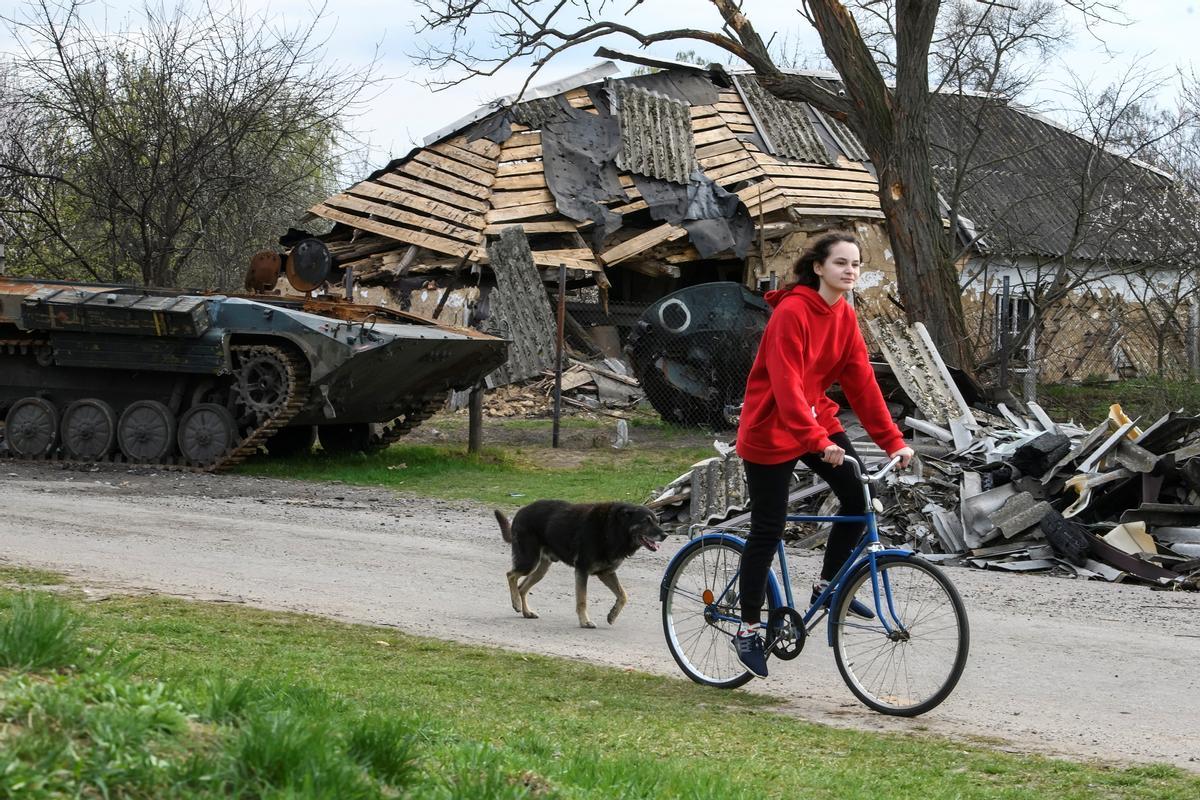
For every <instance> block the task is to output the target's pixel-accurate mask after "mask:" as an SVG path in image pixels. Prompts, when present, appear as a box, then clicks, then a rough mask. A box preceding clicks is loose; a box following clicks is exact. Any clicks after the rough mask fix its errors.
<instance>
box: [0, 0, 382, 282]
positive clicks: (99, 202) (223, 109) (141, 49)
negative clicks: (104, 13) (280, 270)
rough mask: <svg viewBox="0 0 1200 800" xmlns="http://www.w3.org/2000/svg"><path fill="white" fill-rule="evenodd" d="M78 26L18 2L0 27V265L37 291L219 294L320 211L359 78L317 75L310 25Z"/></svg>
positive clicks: (202, 13)
mask: <svg viewBox="0 0 1200 800" xmlns="http://www.w3.org/2000/svg"><path fill="white" fill-rule="evenodd" d="M84 11H85V9H83V7H82V4H81V3H80V2H79V1H78V0H64V2H56V0H35V1H34V2H31V3H30V4H28V5H27V6H26V7H25V9H24V13H23V16H20V17H17V16H10V17H6V18H5V22H6V23H7V25H8V27H9V29H10V31H11V32H12V34H13V36H14V38H15V39H16V41H17V51H16V55H15V56H14V57H13V58H12V60H11V62H10V63H9V64H8V65H7V66H8V70H7V74H8V77H9V79H8V81H7V84H6V89H7V93H8V98H7V100H8V107H7V109H6V114H7V117H8V124H7V125H5V126H4V129H3V132H2V135H3V141H0V187H3V188H2V190H0V217H2V218H3V219H5V220H6V221H7V222H8V225H9V227H10V228H11V229H12V230H13V234H12V239H11V240H10V248H9V254H10V260H11V261H13V262H15V265H16V266H18V267H19V268H21V269H24V270H25V271H27V272H31V273H36V274H41V275H46V276H51V277H64V278H91V279H98V280H109V281H112V280H118V281H122V280H123V281H135V282H140V283H143V284H146V285H154V286H172V285H177V283H178V282H179V281H180V280H181V279H184V280H187V281H189V282H194V283H199V284H202V285H206V286H214V285H215V286H221V285H224V286H229V285H230V284H231V283H233V282H235V281H236V278H235V277H233V276H235V275H236V273H237V272H240V268H241V265H242V264H243V263H244V260H245V259H244V257H245V255H247V254H248V253H249V252H253V250H254V249H258V248H261V247H262V246H263V245H264V244H266V243H267V242H269V241H270V238H269V237H271V234H272V233H275V235H278V233H277V232H278V231H279V230H281V229H282V228H284V227H286V225H287V223H289V222H292V221H294V220H295V219H296V218H297V217H298V216H299V214H300V212H302V211H303V210H304V209H305V208H306V207H307V206H308V205H310V204H311V203H312V202H315V201H317V200H319V199H321V198H322V197H324V196H326V195H327V194H328V193H329V191H330V189H331V188H332V182H333V181H334V180H336V168H337V163H338V157H339V155H340V154H341V152H342V148H343V147H344V142H345V138H346V131H345V125H344V123H345V120H346V115H347V113H348V112H349V111H350V110H351V109H352V106H353V103H354V102H355V99H356V97H358V96H359V94H360V93H361V92H362V90H363V89H364V87H366V86H368V85H369V84H370V83H371V81H372V74H373V67H372V68H369V69H366V70H363V69H361V68H356V69H354V70H350V69H348V68H342V67H338V66H336V65H330V64H329V63H328V61H327V60H326V57H325V54H324V52H323V50H322V45H323V42H322V41H321V39H320V37H319V35H318V31H319V29H320V26H321V24H322V16H323V12H319V13H317V14H316V15H314V16H313V17H312V18H311V19H310V20H309V21H307V22H306V23H305V24H303V25H300V26H297V27H293V28H281V27H279V26H278V25H276V23H275V20H273V19H272V18H269V17H264V16H253V15H248V14H246V13H245V12H244V10H243V9H242V8H241V6H239V5H236V4H234V5H230V6H228V7H222V6H218V5H216V4H214V3H211V2H204V0H201V2H200V4H199V5H197V6H194V7H189V6H186V5H180V6H177V7H175V8H174V9H173V10H164V9H163V8H162V7H161V6H155V5H149V4H148V5H146V6H144V7H143V9H142V11H141V17H140V19H139V25H138V26H137V27H136V29H134V30H131V31H127V32H123V33H108V32H105V31H102V30H97V29H96V28H94V27H93V26H92V25H91V24H89V22H88V19H87V17H86V15H85V13H84ZM231 258H237V260H238V264H237V265H231V264H230V263H229V260H230V259H231Z"/></svg>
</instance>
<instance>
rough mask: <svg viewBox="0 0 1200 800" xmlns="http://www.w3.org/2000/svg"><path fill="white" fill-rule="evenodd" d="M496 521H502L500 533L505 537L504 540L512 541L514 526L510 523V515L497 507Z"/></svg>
mask: <svg viewBox="0 0 1200 800" xmlns="http://www.w3.org/2000/svg"><path fill="white" fill-rule="evenodd" d="M494 513H495V514H496V522H499V523H500V535H501V536H503V537H504V541H506V542H511V541H512V526H510V525H509V524H508V517H506V516H504V515H503V514H501V513H500V509H496V510H495V512H494Z"/></svg>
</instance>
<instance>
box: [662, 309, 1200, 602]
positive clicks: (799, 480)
mask: <svg viewBox="0 0 1200 800" xmlns="http://www.w3.org/2000/svg"><path fill="white" fill-rule="evenodd" d="M918 328H919V326H914V327H913V328H912V329H909V331H908V333H907V334H906V333H904V332H903V331H899V332H898V331H897V330H895V329H893V330H891V331H888V334H887V335H888V337H889V339H891V343H890V344H889V345H888V346H887V347H885V357H886V358H887V360H888V362H889V365H890V366H891V368H892V370H893V372H894V373H896V374H897V375H904V381H905V384H906V387H918V388H919V391H918V390H917V389H916V388H913V390H912V391H913V394H914V395H916V396H915V397H912V398H911V399H912V400H913V404H914V406H915V407H916V408H917V409H918V411H917V413H918V414H920V416H919V417H918V416H908V417H906V418H904V419H903V420H899V422H900V423H901V425H902V427H903V428H906V429H907V432H908V436H909V438H910V441H911V442H912V444H913V447H914V449H916V451H917V454H918V457H917V459H916V460H914V466H913V469H912V470H910V471H909V472H908V473H904V474H893V475H892V476H889V478H888V479H887V480H886V485H883V486H877V487H876V495H877V497H878V499H879V501H880V503H881V505H882V513H881V514H880V517H879V527H880V535H881V537H882V538H883V539H884V541H886V542H890V543H892V544H895V545H902V546H905V547H909V548H912V549H914V550H916V551H918V552H920V553H922V554H925V556H926V557H927V558H929V559H930V560H934V561H939V562H945V563H955V564H964V565H967V566H972V567H979V568H984V569H997V570H1008V571H1014V572H1029V571H1049V572H1053V573H1059V574H1062V575H1066V576H1071V577H1079V578H1098V579H1103V580H1107V581H1123V580H1137V581H1142V582H1145V583H1149V584H1153V585H1156V586H1160V587H1164V588H1179V589H1193V590H1194V589H1197V588H1200V416H1192V415H1189V414H1185V413H1183V412H1172V413H1169V414H1166V415H1165V416H1163V417H1162V418H1161V419H1158V420H1154V421H1151V422H1150V423H1149V424H1145V425H1142V424H1141V421H1140V420H1136V419H1132V418H1130V417H1129V416H1128V415H1127V412H1126V411H1125V409H1123V408H1122V407H1121V406H1120V405H1119V404H1113V405H1112V407H1111V409H1110V412H1109V416H1108V419H1106V420H1105V421H1104V422H1103V423H1101V424H1100V425H1097V426H1096V427H1094V428H1091V429H1088V428H1084V427H1080V426H1079V425H1076V424H1074V423H1073V422H1061V421H1055V420H1053V419H1051V418H1050V416H1049V415H1048V414H1047V413H1046V412H1045V410H1044V409H1042V408H1041V407H1040V406H1039V405H1037V404H1036V403H1028V404H1015V405H1016V407H1010V406H1009V405H1007V404H996V405H995V406H993V407H990V408H977V407H972V406H968V405H967V404H966V403H965V402H964V401H963V399H962V395H961V394H959V392H958V390H957V389H955V388H954V386H953V382H952V380H951V379H950V377H949V373H948V372H947V371H946V369H945V366H944V364H942V363H941V359H940V357H938V356H937V354H936V351H935V350H933V349H932V347H931V346H929V343H928V337H927V336H921V335H920V334H921V333H922V332H921V331H920V330H919V329H918ZM906 335H911V336H912V338H913V340H915V343H914V344H904V345H903V346H901V345H900V344H899V343H898V342H899V341H900V340H902V339H903V338H904V336H906ZM876 338H877V340H878V339H879V338H881V337H879V336H878V334H877V337H876ZM905 352H908V353H919V357H920V359H921V361H920V363H918V362H916V361H914V360H912V359H910V358H908V357H907V356H906V355H905ZM948 399H949V402H948ZM847 430H848V431H849V433H850V435H851V438H852V439H854V440H855V448H856V449H858V450H859V452H860V454H861V455H862V456H863V457H864V460H865V461H866V462H867V463H868V464H871V463H874V462H876V461H878V460H880V459H882V458H883V454H882V453H881V452H880V451H879V450H878V448H875V447H874V446H873V445H871V444H870V442H869V440H867V439H866V436H865V434H864V433H863V431H862V429H861V428H858V427H857V426H854V425H848V426H847ZM716 444H717V447H718V452H719V455H717V456H715V457H713V458H710V459H707V460H706V461H703V462H700V463H699V464H697V465H695V466H694V467H693V468H692V470H691V471H690V472H689V473H687V474H685V475H682V476H680V477H679V478H678V479H676V480H675V481H673V482H672V483H671V484H669V485H668V486H667V487H666V488H665V489H663V490H662V491H660V492H658V493H656V495H655V496H654V497H653V498H651V499H650V501H649V505H650V506H651V507H652V508H655V509H656V510H657V511H658V513H659V516H660V518H661V520H662V522H663V524H664V525H668V526H673V527H675V528H677V529H690V528H693V526H697V525H699V526H705V525H717V524H719V525H720V526H721V527H744V526H747V525H748V524H749V516H750V515H749V512H748V510H747V509H748V506H747V501H746V490H745V484H744V477H743V471H742V465H741V462H740V460H738V458H737V456H736V455H734V454H732V453H731V452H729V451H730V449H731V448H730V447H729V445H727V444H725V443H722V442H718V443H716ZM836 508H837V500H836V498H835V497H834V496H833V495H832V493H831V492H830V491H829V487H828V486H827V485H825V483H824V482H823V481H821V480H819V479H817V478H816V477H815V476H814V475H812V473H810V472H809V471H808V470H807V469H806V468H804V467H803V465H802V464H801V465H799V468H798V470H797V473H796V479H795V482H794V484H793V487H792V492H791V504H790V509H791V511H792V513H797V514H800V513H808V514H829V513H836V512H835V509H836ZM827 535H828V525H796V526H793V527H792V528H790V529H789V531H788V539H790V540H791V541H794V542H796V543H797V544H798V545H800V546H804V547H815V546H819V545H821V544H823V543H824V540H825V538H826V536H827Z"/></svg>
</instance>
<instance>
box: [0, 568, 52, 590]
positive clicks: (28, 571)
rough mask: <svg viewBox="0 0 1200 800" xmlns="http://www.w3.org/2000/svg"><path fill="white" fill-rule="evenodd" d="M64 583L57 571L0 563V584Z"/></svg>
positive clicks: (33, 584)
mask: <svg viewBox="0 0 1200 800" xmlns="http://www.w3.org/2000/svg"><path fill="white" fill-rule="evenodd" d="M62 583H64V580H63V577H62V576H61V575H59V574H58V573H57V572H49V571H47V570H44V569H32V568H30V567H18V566H13V565H11V564H0V584H8V585H10V586H56V585H59V584H62Z"/></svg>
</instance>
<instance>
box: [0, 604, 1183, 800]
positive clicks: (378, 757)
mask: <svg viewBox="0 0 1200 800" xmlns="http://www.w3.org/2000/svg"><path fill="white" fill-rule="evenodd" d="M11 596H12V593H10V592H7V591H6V590H0V600H3V601H7V599H8V598H10V597H11ZM69 602H71V613H73V614H75V615H77V616H78V618H79V620H80V623H81V625H80V633H81V635H82V636H84V637H85V638H86V639H88V640H90V641H92V642H108V641H116V642H119V643H120V652H116V651H114V652H112V653H111V655H110V657H109V658H108V659H107V660H102V661H98V662H97V663H96V664H95V665H93V666H90V667H88V668H87V669H84V670H59V671H57V672H45V671H41V672H27V671H11V670H10V671H8V672H4V671H0V797H10V796H20V797H30V798H50V797H94V796H95V797H98V796H108V797H114V798H116V797H130V798H135V797H136V798H141V797H146V798H150V797H173V798H176V797H177V798H184V799H185V800H186V799H187V798H200V797H205V798H208V797H223V798H227V797H239V798H252V797H255V798H256V797H292V798H316V797H339V798H356V797H363V798H366V797H372V798H373V797H409V798H463V799H464V800H466V799H467V798H470V799H471V800H476V799H477V798H550V797H554V798H604V799H605V800H607V799H608V798H659V797H662V798H695V799H696V800H701V799H702V798H704V799H706V798H755V799H756V800H757V798H793V797H804V798H871V800H876V799H877V798H883V797H887V798H1005V799H1006V800H1009V799H1015V798H1030V800H1032V799H1033V798H1045V797H1054V798H1164V800H1165V799H1166V798H1172V799H1173V798H1178V797H1195V796H1200V777H1197V776H1194V775H1188V774H1185V773H1183V772H1181V771H1179V770H1177V769H1174V768H1172V767H1169V766H1162V765H1149V766H1143V767H1134V768H1124V769H1118V768H1107V767H1103V766H1097V765H1084V764H1077V763H1071V762H1068V761H1059V760H1050V759H1046V758H1040V757H1031V756H1019V755H1013V754H1009V753H1002V752H997V751H994V750H990V749H987V748H986V747H983V746H979V745H977V744H967V743H963V742H956V741H948V740H943V739H937V738H933V737H930V736H922V735H915V734H912V735H900V734H893V735H880V734H873V733H864V732H859V731H850V730H839V729H833V728H826V727H822V726H819V725H815V724H810V723H806V722H802V721H799V720H796V719H794V718H791V717H787V716H783V715H780V714H777V713H775V712H774V711H773V710H772V708H773V706H774V701H772V700H771V699H770V698H767V697H763V696H758V695H751V694H746V693H742V692H721V691H718V690H713V689H705V688H703V687H698V686H695V685H693V684H691V683H688V682H685V681H683V680H671V679H666V678H659V677H653V676H649V675H644V674H638V673H629V672H625V671H622V670H617V669H608V668H600V667H594V666H590V665H587V664H582V663H576V662H570V661H565V660H558V659H551V658H544V657H539V656H531V655H522V654H518V653H509V652H500V651H492V650H485V649H481V648H475V647H466V646H462V645H457V644H451V643H447V642H442V641H436V640H429V639H420V638H415V637H409V636H404V635H400V634H397V633H396V632H394V631H391V630H383V629H378V628H370V627H365V626H351V625H346V624H340V623H335V622H332V621H328V620H323V619H317V618H311V617H302V616H296V615H287V614H280V613H275V612H265V611H256V610H253V609H248V608H239V607H230V606H226V605H221V606H217V605H206V604H200V603H185V602H182V601H177V600H170V599H163V598H154V597H148V598H147V597H140V598H112V599H109V600H108V601H106V602H104V603H95V604H84V603H80V602H77V601H69ZM135 651H136V652H138V653H140V655H139V656H138V657H137V658H136V659H133V660H131V659H129V658H128V657H127V656H128V654H129V653H132V652H135ZM114 663H115V664H117V665H118V666H116V667H113V666H112V664H114Z"/></svg>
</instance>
